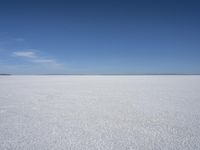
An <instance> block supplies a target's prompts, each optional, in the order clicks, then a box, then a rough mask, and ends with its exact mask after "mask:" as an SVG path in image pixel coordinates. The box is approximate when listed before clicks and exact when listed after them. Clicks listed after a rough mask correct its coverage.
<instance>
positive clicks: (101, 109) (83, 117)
mask: <svg viewBox="0 0 200 150" xmlns="http://www.w3.org/2000/svg"><path fill="white" fill-rule="evenodd" d="M0 149H1V150H4V149H8V150H11V149H15V150H27V149H29V150H36V149H37V150H67V149H70V150H133V149H134V150H137V149H138V150H160V149H162V150H197V149H198V150H199V149H200V76H1V77H0Z"/></svg>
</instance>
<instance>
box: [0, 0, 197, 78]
mask: <svg viewBox="0 0 200 150" xmlns="http://www.w3.org/2000/svg"><path fill="white" fill-rule="evenodd" d="M0 73H12V74H13V73H14V74H49V73H51V74H52V73H53V74H63V73H69V74H74V73H75V74H77V73H78V74H79V73H84V74H85V73H86V74H132V73H133V74H134V73H200V1H198V0H196V1H194V0H187V1H185V0H157V1H155V0H131V1H126V0H121V1H118V0H105V1H104V0H99V1H95V0H91V1H83V0H81V1H76V0H75V1H67V0H65V1H59V0H54V1H47V0H46V1H42V0H32V1H31V0H26V1H21V0H16V1H12V0H1V1H0Z"/></svg>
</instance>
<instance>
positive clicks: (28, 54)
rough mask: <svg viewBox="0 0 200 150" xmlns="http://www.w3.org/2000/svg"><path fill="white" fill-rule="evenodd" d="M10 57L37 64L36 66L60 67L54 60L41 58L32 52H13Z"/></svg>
mask: <svg viewBox="0 0 200 150" xmlns="http://www.w3.org/2000/svg"><path fill="white" fill-rule="evenodd" d="M12 56H14V57H21V58H25V59H27V60H28V61H30V62H32V63H37V64H44V65H53V66H61V64H60V63H58V62H57V61H56V60H55V59H47V58H44V57H42V56H39V55H38V54H36V53H35V52H34V51H30V50H29V51H17V52H13V53H12Z"/></svg>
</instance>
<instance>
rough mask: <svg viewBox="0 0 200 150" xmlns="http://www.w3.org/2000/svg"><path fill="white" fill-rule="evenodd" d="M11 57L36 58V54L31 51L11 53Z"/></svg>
mask: <svg viewBox="0 0 200 150" xmlns="http://www.w3.org/2000/svg"><path fill="white" fill-rule="evenodd" d="M12 55H13V56H16V57H26V58H37V56H36V54H35V53H34V52H31V51H20V52H13V53H12Z"/></svg>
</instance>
